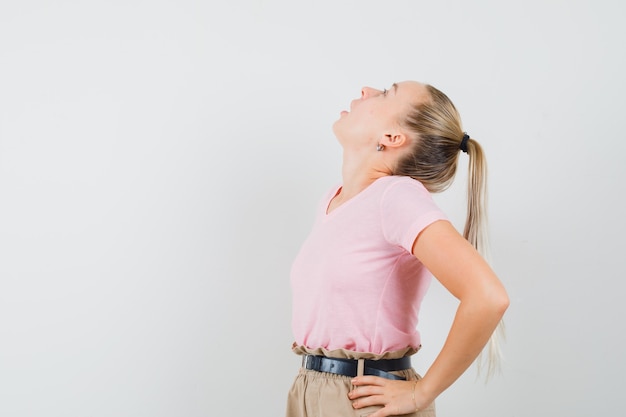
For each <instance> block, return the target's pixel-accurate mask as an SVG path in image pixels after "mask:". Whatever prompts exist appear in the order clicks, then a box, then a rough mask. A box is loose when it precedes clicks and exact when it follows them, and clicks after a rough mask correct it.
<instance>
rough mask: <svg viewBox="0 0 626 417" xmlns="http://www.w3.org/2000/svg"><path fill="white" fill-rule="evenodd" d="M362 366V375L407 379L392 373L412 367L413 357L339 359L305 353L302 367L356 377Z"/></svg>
mask: <svg viewBox="0 0 626 417" xmlns="http://www.w3.org/2000/svg"><path fill="white" fill-rule="evenodd" d="M359 366H361V367H362V375H375V376H380V377H382V378H387V379H399V380H405V378H404V377H401V376H398V375H395V374H392V373H390V372H391V371H403V370H405V369H409V368H410V367H411V358H410V357H409V356H405V357H402V358H399V359H379V360H370V359H337V358H327V357H326V356H315V355H304V356H303V357H302V367H303V368H305V369H311V370H314V371H319V372H329V373H331V374H337V375H345V376H349V377H355V376H357V375H358V374H359Z"/></svg>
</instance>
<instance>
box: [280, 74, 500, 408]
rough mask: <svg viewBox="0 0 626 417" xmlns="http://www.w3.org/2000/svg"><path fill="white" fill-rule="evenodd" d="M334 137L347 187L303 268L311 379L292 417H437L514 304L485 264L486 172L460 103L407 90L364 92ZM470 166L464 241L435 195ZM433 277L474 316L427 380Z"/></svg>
mask: <svg viewBox="0 0 626 417" xmlns="http://www.w3.org/2000/svg"><path fill="white" fill-rule="evenodd" d="M333 131H334V133H335V135H336V137H337V139H338V140H339V143H340V144H341V146H342V148H343V167H342V176H343V181H342V184H341V186H340V187H336V188H333V189H332V190H330V192H329V193H328V195H327V196H326V197H325V198H324V199H323V201H322V204H321V206H320V207H319V212H318V214H317V219H316V221H315V224H314V226H313V230H312V231H311V234H310V236H309V237H308V239H307V240H306V241H305V242H304V244H303V247H302V248H301V250H300V253H299V254H298V256H297V258H296V259H295V261H294V264H293V268H292V273H291V282H292V290H293V331H294V335H295V340H296V341H295V343H294V347H293V349H294V351H295V352H296V353H298V354H301V355H302V356H303V366H302V368H301V370H300V373H299V374H298V376H297V377H296V380H295V382H294V385H293V387H292V389H291V390H290V392H289V397H288V404H287V416H288V417H313V416H315V417H318V416H319V417H325V416H328V417H340V416H371V417H382V416H390V415H413V416H420V417H424V416H434V415H435V410H434V405H433V404H434V400H435V398H437V396H438V395H439V394H440V393H441V392H442V391H444V390H445V389H446V388H448V387H449V386H450V385H451V384H452V383H453V382H454V381H455V380H456V379H457V378H458V377H459V376H460V375H461V374H462V373H463V372H464V371H465V370H466V369H467V368H468V367H469V366H470V364H471V363H472V362H473V361H474V360H475V359H476V357H477V356H478V355H479V353H480V352H481V350H482V349H483V347H484V346H485V344H486V343H487V341H488V340H489V338H490V336H491V335H492V333H493V332H494V330H495V329H496V326H497V325H498V323H499V322H500V319H501V318H502V316H503V314H504V312H505V310H506V308H507V307H508V304H509V300H508V296H507V294H506V291H505V289H504V288H503V286H502V284H501V283H500V281H499V280H498V278H497V277H496V275H495V274H494V272H493V271H492V270H491V268H490V267H489V265H488V264H487V263H486V262H485V260H484V259H483V258H482V257H481V255H480V253H479V251H480V250H481V249H482V241H481V238H482V230H481V228H482V227H483V225H484V196H485V181H486V178H485V176H486V166H485V161H484V157H483V153H482V150H481V147H480V146H479V145H478V143H477V142H476V141H475V140H474V139H471V138H470V137H469V136H468V135H467V134H465V133H464V132H463V130H462V128H461V121H460V117H459V114H458V112H457V111H456V109H455V107H454V105H453V104H452V103H451V101H450V100H449V99H448V97H447V96H446V95H445V94H443V93H442V92H440V91H439V90H437V89H435V88H434V87H432V86H429V85H425V84H421V83H418V82H413V81H407V82H401V83H397V84H393V86H392V87H391V88H390V89H389V90H386V89H385V90H382V91H380V90H376V89H372V88H363V90H362V92H361V97H360V98H358V99H356V100H353V101H352V102H351V104H350V111H343V112H341V116H340V118H339V120H337V121H336V122H335V124H334V126H333ZM461 152H464V153H467V155H468V157H469V187H468V191H469V193H468V197H469V198H468V216H467V222H466V226H465V231H464V235H463V236H462V235H460V234H459V233H458V232H457V231H456V230H455V228H454V227H453V226H452V225H451V223H450V222H449V221H448V220H447V219H446V216H445V215H444V214H443V213H442V212H441V210H439V208H438V207H437V206H436V205H435V203H434V202H433V200H432V198H431V194H430V193H434V192H439V191H443V190H444V189H446V188H447V187H448V186H449V185H450V183H451V182H452V180H453V179H454V174H455V172H456V166H457V160H458V157H459V154H460V153H461ZM431 276H434V277H436V279H438V280H439V281H440V282H441V283H442V284H443V286H444V287H445V288H447V289H448V290H449V291H450V293H452V294H453V295H454V296H455V297H456V298H458V299H459V301H460V303H459V306H458V310H457V312H456V316H455V319H454V322H453V324H452V327H451V329H450V332H449V335H448V337H447V339H446V342H445V344H444V346H443V348H442V349H441V352H440V353H439V355H438V356H437V358H436V359H435V361H434V362H433V364H432V365H431V366H430V368H429V369H428V371H427V372H426V373H425V375H424V376H423V378H422V377H420V376H419V375H417V374H416V372H415V371H414V370H413V368H412V367H411V363H410V355H412V354H414V353H416V352H417V350H418V349H419V348H420V335H419V333H418V331H417V330H416V326H417V317H418V311H419V308H420V304H421V301H422V299H423V297H424V294H425V292H426V290H427V288H428V285H429V282H430V279H431Z"/></svg>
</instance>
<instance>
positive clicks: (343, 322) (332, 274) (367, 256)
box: [291, 176, 446, 354]
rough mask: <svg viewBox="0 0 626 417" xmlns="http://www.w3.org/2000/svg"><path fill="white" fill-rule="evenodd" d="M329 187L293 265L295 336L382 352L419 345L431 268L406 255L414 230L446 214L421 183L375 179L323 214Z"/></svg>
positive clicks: (315, 343)
mask: <svg viewBox="0 0 626 417" xmlns="http://www.w3.org/2000/svg"><path fill="white" fill-rule="evenodd" d="M338 190H339V187H335V188H333V189H332V190H331V191H330V192H329V193H328V194H327V195H326V196H325V198H324V199H323V201H322V204H321V205H320V207H319V210H318V213H317V216H316V220H315V223H314V225H313V229H312V231H311V234H310V235H309V237H308V238H307V239H306V241H305V242H304V244H303V246H302V248H301V249H300V252H299V254H298V255H297V257H296V259H295V260H294V263H293V266H292V269H291V286H292V293H293V319H292V327H293V333H294V336H295V341H296V343H297V344H299V345H303V346H306V347H308V348H312V349H316V348H325V349H328V350H334V349H348V350H352V351H357V352H371V353H375V354H382V353H385V352H388V351H394V350H400V349H404V348H406V347H414V348H418V347H419V346H420V343H421V341H420V335H419V332H418V331H417V329H416V326H417V321H418V317H417V316H418V312H419V308H420V305H421V302H422V299H423V297H424V294H425V293H426V290H427V289H428V286H429V284H430V281H431V278H432V276H431V274H430V272H429V271H428V270H427V269H426V267H424V265H422V263H421V262H420V261H419V260H418V259H417V258H415V256H414V255H412V254H411V250H412V248H413V242H414V241H415V238H416V237H417V235H418V234H419V233H420V232H421V231H422V230H423V229H424V228H425V227H426V226H428V225H430V224H431V223H433V222H435V221H437V220H445V219H446V216H445V215H444V214H443V213H442V212H441V210H439V208H438V207H437V206H436V205H435V203H434V201H433V199H432V197H431V195H430V193H429V192H428V191H427V190H426V188H424V186H423V185H422V184H421V183H420V182H418V181H416V180H414V179H412V178H409V177H400V176H386V177H382V178H379V179H378V180H376V181H375V182H374V183H372V184H371V185H370V186H368V187H367V188H366V189H364V190H363V191H361V192H360V193H359V194H357V195H356V196H354V197H353V198H351V199H350V200H348V201H346V202H345V203H343V204H342V205H340V206H339V207H337V208H336V209H335V210H333V211H332V212H330V213H329V214H327V213H326V212H327V208H328V204H329V203H330V201H331V199H332V198H333V197H334V196H335V195H336V193H337V191H338Z"/></svg>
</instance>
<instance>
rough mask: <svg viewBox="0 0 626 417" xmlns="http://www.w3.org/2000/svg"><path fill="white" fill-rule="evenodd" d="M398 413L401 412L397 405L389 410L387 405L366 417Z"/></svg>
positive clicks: (383, 416) (384, 416)
mask: <svg viewBox="0 0 626 417" xmlns="http://www.w3.org/2000/svg"><path fill="white" fill-rule="evenodd" d="M400 414H403V413H401V412H400V409H399V408H398V407H396V408H395V410H391V409H390V408H389V407H388V406H387V407H383V408H381V409H380V410H378V411H376V412H374V413H372V414H369V415H368V416H367V417H387V416H398V415H400Z"/></svg>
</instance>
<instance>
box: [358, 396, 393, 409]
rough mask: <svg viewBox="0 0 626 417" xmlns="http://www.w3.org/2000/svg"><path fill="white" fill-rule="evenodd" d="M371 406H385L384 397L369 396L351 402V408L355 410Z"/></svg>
mask: <svg viewBox="0 0 626 417" xmlns="http://www.w3.org/2000/svg"><path fill="white" fill-rule="evenodd" d="M371 405H385V397H383V396H382V395H369V396H367V397H361V398H359V399H358V400H355V401H352V407H354V408H356V409H359V408H363V407H369V406H371Z"/></svg>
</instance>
